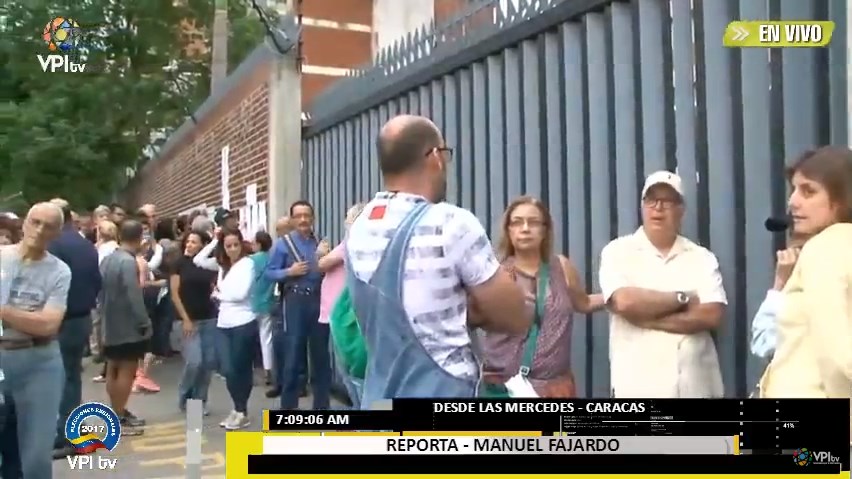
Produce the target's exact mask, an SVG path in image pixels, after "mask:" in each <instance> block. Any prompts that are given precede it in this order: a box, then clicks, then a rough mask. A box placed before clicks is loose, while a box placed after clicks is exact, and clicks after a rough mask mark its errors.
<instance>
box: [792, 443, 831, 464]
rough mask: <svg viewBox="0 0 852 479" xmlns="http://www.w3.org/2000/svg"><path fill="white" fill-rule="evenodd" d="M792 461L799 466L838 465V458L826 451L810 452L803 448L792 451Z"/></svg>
mask: <svg viewBox="0 0 852 479" xmlns="http://www.w3.org/2000/svg"><path fill="white" fill-rule="evenodd" d="M793 461H794V462H795V463H796V464H798V465H800V466H807V465H810V464H840V458H839V457H837V456H835V455H833V454H832V453H830V452H828V451H811V450H809V449H807V448H804V447H803V448H801V449H796V450H795V451H793Z"/></svg>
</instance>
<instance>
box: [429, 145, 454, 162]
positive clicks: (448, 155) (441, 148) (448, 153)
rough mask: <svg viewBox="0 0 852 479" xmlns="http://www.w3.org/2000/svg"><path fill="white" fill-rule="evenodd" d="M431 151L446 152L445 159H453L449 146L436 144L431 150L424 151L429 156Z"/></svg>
mask: <svg viewBox="0 0 852 479" xmlns="http://www.w3.org/2000/svg"><path fill="white" fill-rule="evenodd" d="M432 153H438V154H441V153H446V158H447V161H450V160H452V159H453V149H452V148H450V147H449V146H436V147H435V148H432V149H431V150H429V151H428V152H426V156H429V155H431V154H432Z"/></svg>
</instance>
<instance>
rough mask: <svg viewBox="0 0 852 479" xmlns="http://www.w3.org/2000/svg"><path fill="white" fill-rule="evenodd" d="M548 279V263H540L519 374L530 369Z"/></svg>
mask: <svg viewBox="0 0 852 479" xmlns="http://www.w3.org/2000/svg"><path fill="white" fill-rule="evenodd" d="M549 281H550V264H549V263H542V265H541V266H540V267H539V268H538V275H537V279H536V282H535V286H536V295H535V317H534V319H533V324H532V326H531V327H530V332H529V334H528V335H527V341H526V344H525V345H524V355H523V357H522V358H521V369H520V372H521V375H522V376H524V377H526V376H529V374H530V370H532V366H533V359H535V347H536V344H537V343H538V333H539V332H540V330H541V321H542V319H543V318H544V303H545V299H546V298H547V283H548V282H549Z"/></svg>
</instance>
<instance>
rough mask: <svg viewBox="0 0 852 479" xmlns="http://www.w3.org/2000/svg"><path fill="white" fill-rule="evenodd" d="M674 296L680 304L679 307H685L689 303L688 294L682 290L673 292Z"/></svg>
mask: <svg viewBox="0 0 852 479" xmlns="http://www.w3.org/2000/svg"><path fill="white" fill-rule="evenodd" d="M675 297H676V298H677V304H679V305H680V307H681V309H683V308H685V307H686V306H687V305H688V304H689V295H688V294H686V293H684V292H683V291H678V292H677V293H675Z"/></svg>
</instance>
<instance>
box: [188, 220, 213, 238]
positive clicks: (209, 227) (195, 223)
mask: <svg viewBox="0 0 852 479" xmlns="http://www.w3.org/2000/svg"><path fill="white" fill-rule="evenodd" d="M190 229H191V230H192V231H204V232H205V233H208V234H210V233H212V232H213V230H214V229H216V225H215V224H214V223H213V220H211V219H210V218H208V217H206V216H196V217H195V219H193V220H192V225H190Z"/></svg>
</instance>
